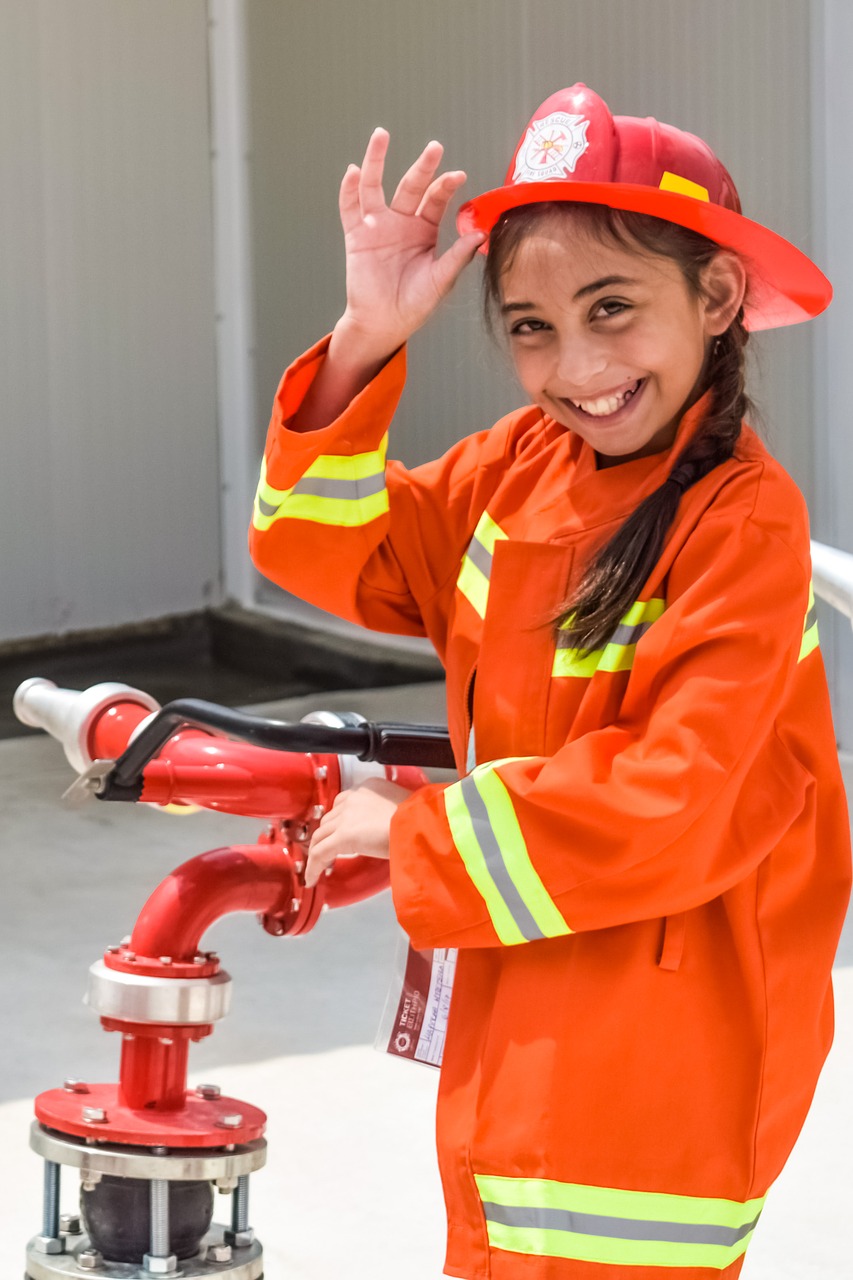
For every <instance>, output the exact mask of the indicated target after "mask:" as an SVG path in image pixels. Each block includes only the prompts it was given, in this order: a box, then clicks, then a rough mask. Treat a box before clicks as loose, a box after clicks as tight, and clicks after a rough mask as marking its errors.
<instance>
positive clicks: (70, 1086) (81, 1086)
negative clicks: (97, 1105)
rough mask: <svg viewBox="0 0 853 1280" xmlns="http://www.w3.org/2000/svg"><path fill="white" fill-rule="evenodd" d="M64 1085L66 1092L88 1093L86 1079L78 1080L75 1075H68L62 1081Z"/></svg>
mask: <svg viewBox="0 0 853 1280" xmlns="http://www.w3.org/2000/svg"><path fill="white" fill-rule="evenodd" d="M62 1087H63V1089H64V1090H65V1092H66V1093H88V1092H89V1086H88V1085H87V1083H86V1081H85V1080H77V1079H76V1078H75V1077H74V1076H68V1077H67V1078H66V1079H65V1080H63V1082H62Z"/></svg>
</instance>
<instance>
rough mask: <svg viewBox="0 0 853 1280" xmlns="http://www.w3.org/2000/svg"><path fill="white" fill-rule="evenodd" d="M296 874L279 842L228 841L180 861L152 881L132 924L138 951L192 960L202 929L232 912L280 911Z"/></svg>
mask: <svg viewBox="0 0 853 1280" xmlns="http://www.w3.org/2000/svg"><path fill="white" fill-rule="evenodd" d="M295 887H296V883H295V877H294V872H293V869H292V868H291V866H290V864H289V862H288V860H287V858H286V857H285V856H284V854H283V852H282V849H281V847H280V846H275V845H231V846H229V847H227V848H223V849H211V850H209V852H207V853H202V854H199V856H198V857H196V858H191V859H190V860H189V862H184V863H183V864H182V865H181V866H180V867H176V868H175V870H174V871H173V872H172V873H171V874H170V875H168V876H167V877H166V879H165V880H163V881H162V883H161V884H159V885H158V886H157V888H156V889H155V890H154V892H153V893H152V894H151V897H150V898H149V899H148V901H147V902H146V903H145V906H144V907H143V908H142V910H141V911H140V913H139V918H138V919H137V921H136V924H135V926H134V929H133V933H132V935H131V939H130V947H131V949H132V950H133V951H135V952H136V954H137V955H139V956H162V955H168V956H171V957H172V959H173V960H175V961H179V962H180V961H183V962H186V963H192V961H193V958H194V956H195V955H196V953H197V951H198V948H199V943H200V942H201V939H202V936H203V934H204V932H205V930H206V929H208V928H209V927H210V925H212V924H213V923H214V921H215V920H218V919H220V917H221V916H224V915H229V914H230V913H231V912H234V911H252V912H263V913H273V912H275V911H277V910H283V909H284V907H285V906H286V905H287V904H289V902H290V901H291V899H292V898H293V896H294V892H295Z"/></svg>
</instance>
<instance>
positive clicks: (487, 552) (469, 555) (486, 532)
mask: <svg viewBox="0 0 853 1280" xmlns="http://www.w3.org/2000/svg"><path fill="white" fill-rule="evenodd" d="M507 540H508V535H507V534H505V533H504V531H503V529H502V528H501V527H500V525H499V524H497V522H496V521H494V520H493V519H492V517H491V516H490V515H489V513H488V511H484V512H483V514H482V515H481V516H480V519H479V521H478V523H477V528H476V529H475V530H474V536H473V538H472V539H471V541H470V542H469V544H468V549H467V551H466V552H465V555H464V556H463V557H462V566H461V568H460V570H459V577H458V578H457V579H456V585H457V587H458V588H459V590H460V591H461V592H462V594H463V596H464V597H465V599H466V600H467V601H468V603H469V604H470V605H471V606H472V608H473V609H474V610H475V611H476V612H477V613H478V614H479V616H480V617H481V618H485V616H486V605H487V604H488V602H489V582H490V580H491V576H492V559H493V557H494V554H495V545H496V543H498V542H500V541H504V542H506V541H507Z"/></svg>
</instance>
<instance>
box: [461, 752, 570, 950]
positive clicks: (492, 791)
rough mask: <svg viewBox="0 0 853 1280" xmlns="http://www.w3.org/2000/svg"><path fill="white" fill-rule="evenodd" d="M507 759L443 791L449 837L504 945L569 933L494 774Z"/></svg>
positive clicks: (502, 784)
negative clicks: (537, 869)
mask: <svg viewBox="0 0 853 1280" xmlns="http://www.w3.org/2000/svg"><path fill="white" fill-rule="evenodd" d="M519 758H523V757H519ZM510 762H511V761H510V760H500V761H494V760H493V761H489V763H488V764H482V765H478V766H477V767H476V768H475V769H474V770H473V771H472V773H470V774H469V775H468V776H467V777H466V778H463V779H462V780H461V782H456V783H453V784H452V785H451V786H449V787H447V788H446V789H445V792H444V805H445V811H446V813H447V821H448V825H449V827H450V832H451V835H452V837H453V842H454V844H455V845H456V848H457V850H458V852H459V855H460V857H461V858H462V862H463V864H464V866H465V869H466V871H467V872H468V875H469V876H470V878H471V881H472V883H473V885H474V887H475V888H476V890H477V892H478V893H479V894H480V896H481V898H482V899H483V901H484V902H485V904H486V908H487V910H488V912H489V916H490V917H491V920H492V923H493V925H494V927H495V932H496V933H497V935H498V938H499V940H500V941H501V942H502V943H503V944H504V945H505V946H513V945H515V944H516V943H519V942H531V941H534V940H536V939H539V938H554V937H560V936H563V935H565V934H569V933H571V932H572V931H571V929H570V928H569V926H568V925H567V924H566V922H565V920H564V919H563V917H562V915H561V914H560V912H559V911H558V910H557V907H556V905H555V904H554V902H553V900H552V899H551V897H550V896H549V894H548V892H547V890H546V889H545V886H544V885H543V884H542V881H541V880H540V878H539V875H538V874H537V872H536V870H535V868H534V866H533V864H532V862H531V861H530V856H529V854H528V852H527V845H526V844H525V841H524V837H523V835H522V833H521V828H520V826H519V824H518V818H517V817H516V814H515V810H514V808H513V805H512V800H511V798H510V795H509V792H508V790H507V788H506V786H505V785H504V783H503V782H502V781H501V779H500V778H499V777H498V775H497V774H496V773H495V769H496V768H497V767H499V766H500V765H503V764H508V763H510Z"/></svg>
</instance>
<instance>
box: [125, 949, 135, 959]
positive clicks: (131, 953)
mask: <svg viewBox="0 0 853 1280" xmlns="http://www.w3.org/2000/svg"><path fill="white" fill-rule="evenodd" d="M124 958H125V960H130V961H133V960H135V959H136V952H135V951H125V953H124Z"/></svg>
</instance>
